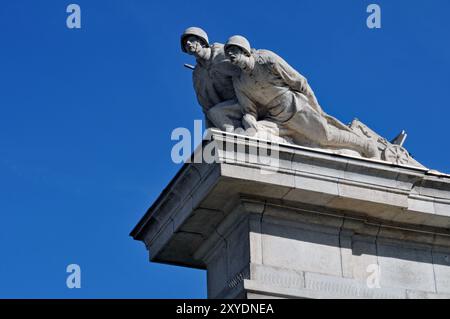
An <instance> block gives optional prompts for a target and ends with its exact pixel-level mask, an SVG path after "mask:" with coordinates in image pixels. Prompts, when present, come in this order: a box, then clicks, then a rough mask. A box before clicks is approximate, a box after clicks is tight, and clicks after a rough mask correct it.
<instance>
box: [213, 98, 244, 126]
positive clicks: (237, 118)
mask: <svg viewBox="0 0 450 319" xmlns="http://www.w3.org/2000/svg"><path fill="white" fill-rule="evenodd" d="M207 117H208V119H209V120H210V121H211V122H212V123H213V125H214V126H215V127H217V128H219V129H221V130H223V131H226V132H234V130H235V129H236V128H238V127H241V120H242V110H241V106H240V105H239V103H238V102H237V101H236V100H229V101H225V102H222V103H219V104H217V105H215V106H214V107H212V108H211V109H209V111H208V113H207Z"/></svg>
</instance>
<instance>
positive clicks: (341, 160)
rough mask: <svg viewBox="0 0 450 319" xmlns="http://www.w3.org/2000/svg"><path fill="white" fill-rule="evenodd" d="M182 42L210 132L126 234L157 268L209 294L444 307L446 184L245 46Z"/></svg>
mask: <svg viewBox="0 0 450 319" xmlns="http://www.w3.org/2000/svg"><path fill="white" fill-rule="evenodd" d="M181 44H182V50H183V51H184V52H186V53H189V54H191V55H194V56H195V57H196V59H197V65H196V67H195V69H194V74H193V79H194V88H195V90H196V93H197V97H198V101H199V103H200V105H201V106H202V108H203V111H204V113H205V116H206V118H207V123H208V124H207V127H208V128H209V130H208V136H207V137H206V138H205V139H204V141H203V143H202V144H201V145H199V146H198V148H197V149H196V151H195V152H194V154H193V155H192V157H191V159H190V160H188V161H186V163H185V164H184V166H183V167H182V168H181V170H180V171H179V173H178V174H177V175H176V176H175V177H174V179H173V180H172V181H171V182H170V184H169V185H168V186H167V187H166V189H165V190H164V191H163V192H162V194H161V195H160V196H159V198H158V199H157V200H156V201H155V203H154V204H153V205H152V206H151V207H150V208H149V210H148V211H147V213H146V214H145V215H144V216H143V218H142V219H141V220H140V221H139V223H138V224H137V225H136V227H135V228H134V229H133V231H132V232H131V236H132V237H133V238H134V239H136V240H139V241H142V242H144V243H145V245H146V247H147V249H148V250H149V253H150V258H151V260H152V261H154V262H160V263H167V264H173V265H180V266H187V267H192V268H199V269H206V270H207V286H208V287H207V291H208V297H209V298H450V176H449V175H446V174H443V173H440V172H437V171H433V170H430V169H428V168H426V167H424V166H423V165H421V164H420V163H419V162H417V161H416V160H415V159H413V158H412V157H411V156H410V154H409V152H408V151H407V150H406V149H405V148H404V147H403V143H404V140H405V138H406V133H405V132H404V131H402V133H401V134H399V136H397V137H396V138H394V139H393V140H392V141H388V140H387V139H385V138H383V137H381V136H379V135H378V134H377V133H375V132H374V131H373V130H371V129H370V128H369V127H367V126H366V125H364V123H362V122H361V121H359V120H354V121H353V122H352V123H351V124H350V125H345V124H343V123H341V122H340V121H339V120H338V119H336V118H334V117H332V116H330V115H328V114H327V113H325V112H324V111H323V109H322V107H321V106H320V104H319V103H318V101H317V98H316V97H315V95H314V92H313V90H312V89H311V87H310V86H309V84H308V81H307V80H306V78H305V77H303V76H302V75H301V74H300V73H298V72H297V71H296V70H295V69H293V68H292V67H291V66H290V65H289V64H288V63H287V62H286V61H284V60H283V59H282V58H281V57H279V56H278V55H276V54H275V53H273V52H271V51H268V50H255V49H252V48H251V46H250V44H249V42H248V40H247V39H245V38H244V37H242V36H233V37H231V38H230V39H229V40H228V41H227V43H226V44H225V45H222V44H217V43H216V44H213V45H210V44H209V40H208V36H207V35H206V33H205V32H204V31H203V30H201V29H199V28H189V29H187V30H186V31H185V32H184V33H183V35H182V37H181ZM205 154H206V155H208V156H209V160H207V161H205V160H204V158H205ZM211 158H213V160H212V161H211V160H210V159H211ZM198 159H200V160H198Z"/></svg>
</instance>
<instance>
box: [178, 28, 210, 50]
mask: <svg viewBox="0 0 450 319" xmlns="http://www.w3.org/2000/svg"><path fill="white" fill-rule="evenodd" d="M208 48H209V41H208V35H207V34H206V32H205V31H204V30H202V29H200V28H197V27H190V28H187V29H186V30H185V31H184V32H183V34H182V35H181V50H182V51H183V52H185V53H187V54H190V55H195V56H199V55H201V53H202V51H203V50H207V49H208Z"/></svg>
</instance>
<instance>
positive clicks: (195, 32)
mask: <svg viewBox="0 0 450 319" xmlns="http://www.w3.org/2000/svg"><path fill="white" fill-rule="evenodd" d="M189 36H196V37H197V38H199V39H200V40H202V42H203V44H204V45H205V46H206V47H209V40H208V35H207V34H206V32H205V31H204V30H203V29H200V28H197V27H190V28H187V29H186V30H184V32H183V34H182V35H181V50H182V51H183V52H184V53H186V49H185V47H184V44H185V41H186V38H187V37H189Z"/></svg>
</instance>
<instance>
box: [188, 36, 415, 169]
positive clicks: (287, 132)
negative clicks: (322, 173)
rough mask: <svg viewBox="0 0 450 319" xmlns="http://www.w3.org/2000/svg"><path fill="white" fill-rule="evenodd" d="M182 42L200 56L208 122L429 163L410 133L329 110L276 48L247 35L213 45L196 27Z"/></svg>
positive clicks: (198, 73) (201, 97) (200, 90)
mask: <svg viewBox="0 0 450 319" xmlns="http://www.w3.org/2000/svg"><path fill="white" fill-rule="evenodd" d="M181 44H182V50H183V51H184V52H186V53H188V54H190V55H193V56H195V57H196V59H197V65H196V67H195V69H194V74H193V81H194V88H195V91H196V94H197V98H198V101H199V103H200V105H201V106H202V108H203V111H204V113H205V115H206V117H207V127H216V128H219V129H221V130H224V131H228V132H236V130H237V129H239V132H241V133H242V132H243V133H245V134H247V135H249V136H253V137H257V138H264V139H269V140H272V141H275V142H284V143H291V144H297V145H301V146H308V147H315V148H321V149H329V150H334V151H336V152H339V153H347V154H351V155H358V156H362V157H367V158H372V159H379V160H385V161H390V162H392V163H395V164H403V165H413V166H420V167H423V166H422V165H421V164H420V163H418V162H417V161H415V160H413V159H412V158H411V156H410V155H409V153H408V152H407V151H406V150H405V149H404V148H403V146H402V145H403V142H404V138H401V139H400V140H401V143H400V142H398V141H400V140H398V139H397V141H394V142H392V143H389V142H387V140H386V139H384V138H382V137H381V136H379V135H377V134H376V133H375V132H373V131H372V130H370V129H369V128H368V127H367V126H365V125H364V124H363V123H362V122H359V121H356V120H355V121H354V122H353V123H352V125H350V126H347V125H345V124H343V123H342V122H340V121H339V120H338V119H336V118H334V117H332V116H330V115H328V114H327V113H325V112H324V111H323V109H322V107H321V106H320V104H319V102H318V101H317V98H316V96H315V94H314V92H313V90H312V89H311V87H310V85H309V84H308V81H307V79H306V78H305V77H304V76H302V75H301V74H300V73H299V72H297V71H296V70H295V69H294V68H292V67H291V66H290V65H289V64H288V63H287V62H286V61H284V60H283V59H282V58H281V57H279V56H278V55H277V54H275V53H274V52H272V51H269V50H255V49H252V48H251V46H250V43H249V41H248V40H247V39H246V38H244V37H242V36H232V37H231V38H229V40H228V41H227V43H226V44H225V45H222V44H219V43H215V44H213V45H211V46H210V45H209V42H208V37H207V35H206V32H204V31H203V30H202V29H200V28H195V27H192V28H189V29H187V30H186V31H185V32H184V33H183V35H182V37H181ZM403 137H404V136H403Z"/></svg>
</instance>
